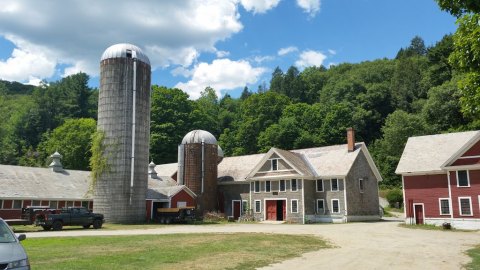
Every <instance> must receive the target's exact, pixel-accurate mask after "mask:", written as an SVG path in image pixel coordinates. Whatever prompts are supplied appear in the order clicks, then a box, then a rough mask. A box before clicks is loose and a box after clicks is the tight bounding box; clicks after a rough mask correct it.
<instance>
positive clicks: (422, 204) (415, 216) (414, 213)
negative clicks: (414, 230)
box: [412, 203, 426, 224]
mask: <svg viewBox="0 0 480 270" xmlns="http://www.w3.org/2000/svg"><path fill="white" fill-rule="evenodd" d="M415 205H421V206H422V220H423V224H426V223H425V204H424V203H414V204H413V205H412V207H413V222H414V223H413V224H417V211H415Z"/></svg>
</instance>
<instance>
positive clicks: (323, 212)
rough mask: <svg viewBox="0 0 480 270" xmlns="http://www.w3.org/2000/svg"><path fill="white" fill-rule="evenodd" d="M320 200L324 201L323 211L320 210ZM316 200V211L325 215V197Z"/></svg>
mask: <svg viewBox="0 0 480 270" xmlns="http://www.w3.org/2000/svg"><path fill="white" fill-rule="evenodd" d="M318 201H322V202H323V211H322V212H320V211H319V208H318ZM316 202H317V203H316V204H315V213H317V214H320V215H325V200H324V199H317V200H316Z"/></svg>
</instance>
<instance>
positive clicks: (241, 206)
mask: <svg viewBox="0 0 480 270" xmlns="http://www.w3.org/2000/svg"><path fill="white" fill-rule="evenodd" d="M241 201H242V202H241V204H240V215H242V214H244V211H243V203H246V204H247V207H245V209H246V210H247V211H248V201H247V200H244V199H242V200H241Z"/></svg>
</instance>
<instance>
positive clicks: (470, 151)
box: [462, 141, 480, 157]
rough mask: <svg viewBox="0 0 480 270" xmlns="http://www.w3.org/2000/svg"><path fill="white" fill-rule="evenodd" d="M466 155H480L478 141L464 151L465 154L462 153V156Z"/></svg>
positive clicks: (479, 142) (479, 143)
mask: <svg viewBox="0 0 480 270" xmlns="http://www.w3.org/2000/svg"><path fill="white" fill-rule="evenodd" d="M466 156H480V141H478V142H477V143H476V144H474V145H473V146H472V147H471V148H470V149H468V151H467V152H465V154H463V155H462V157H466Z"/></svg>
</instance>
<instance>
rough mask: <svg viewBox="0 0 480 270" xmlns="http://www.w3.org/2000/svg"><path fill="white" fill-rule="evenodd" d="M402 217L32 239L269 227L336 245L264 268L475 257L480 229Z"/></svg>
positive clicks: (403, 265)
mask: <svg viewBox="0 0 480 270" xmlns="http://www.w3.org/2000/svg"><path fill="white" fill-rule="evenodd" d="M398 224H399V222H396V221H383V222H372V223H348V224H315V225H287V224H281V225H274V224H228V225H172V226H168V227H161V228H158V229H147V230H117V231H108V230H93V229H90V230H78V231H77V230H75V231H60V232H53V231H50V232H37V233H28V234H27V239H28V238H37V237H53V236H59V237H61V236H87V235H135V234H172V233H229V232H264V233H287V234H312V235H316V236H319V237H322V238H324V239H326V240H327V241H329V242H330V244H331V245H333V246H335V248H330V249H323V250H319V251H314V252H309V253H305V254H303V256H302V257H298V258H294V259H290V260H287V261H284V262H282V263H278V264H274V265H270V266H268V267H265V268H264V269H295V270H300V269H320V268H326V269H460V268H461V266H462V265H463V264H465V263H468V262H469V257H468V256H466V255H465V254H464V252H465V250H467V249H469V248H471V247H473V246H474V245H477V244H480V232H450V231H429V230H420V229H417V230H415V229H406V228H402V227H399V226H398Z"/></svg>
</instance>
